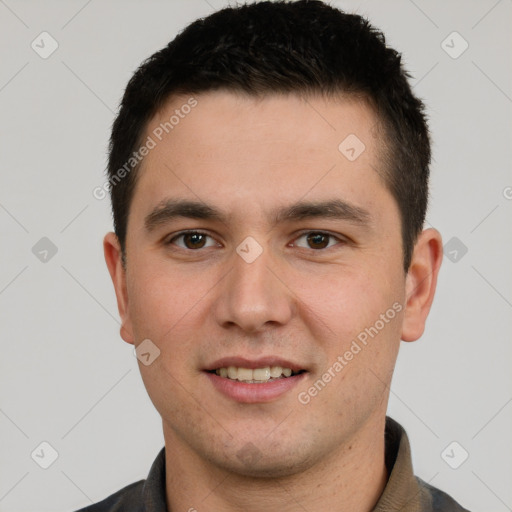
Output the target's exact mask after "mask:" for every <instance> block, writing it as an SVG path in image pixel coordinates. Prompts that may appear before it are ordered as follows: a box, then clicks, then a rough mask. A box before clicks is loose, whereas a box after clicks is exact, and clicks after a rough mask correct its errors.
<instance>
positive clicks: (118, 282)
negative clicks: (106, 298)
mask: <svg viewBox="0 0 512 512" xmlns="http://www.w3.org/2000/svg"><path fill="white" fill-rule="evenodd" d="M103 253H104V255H105V262H106V264H107V268H108V271H109V273H110V277H111V279H112V283H113V285H114V290H115V293H116V299H117V309H118V311H119V316H120V317H121V329H120V334H121V338H123V340H124V341H126V342H127V343H132V344H133V343H134V342H135V339H134V336H133V330H132V324H131V320H130V315H129V309H128V293H127V287H126V271H125V269H124V268H123V264H122V259H121V258H122V252H121V245H120V243H119V240H118V238H117V236H116V234H115V233H113V232H110V233H107V234H106V235H105V237H104V239H103Z"/></svg>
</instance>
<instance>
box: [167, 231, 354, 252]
mask: <svg viewBox="0 0 512 512" xmlns="http://www.w3.org/2000/svg"><path fill="white" fill-rule="evenodd" d="M310 234H315V235H324V236H328V237H330V238H334V239H336V240H337V241H338V242H341V243H342V244H346V243H347V240H345V239H343V238H340V237H338V236H335V235H333V234H331V233H329V232H326V231H316V230H309V231H303V232H301V233H299V235H298V236H297V238H295V240H298V239H300V238H302V237H304V236H305V235H310ZM185 235H204V236H206V237H209V238H212V239H213V237H212V236H210V235H209V234H208V233H205V232H204V231H197V230H190V231H181V232H180V233H177V234H176V235H174V236H173V237H172V238H171V239H169V240H168V241H167V242H166V245H174V244H173V242H174V241H175V240H177V239H179V238H182V237H183V236H185ZM295 240H294V241H295ZM333 247H335V246H331V247H325V248H323V249H309V250H311V251H314V252H325V251H327V250H328V249H332V248H333ZM178 248H179V249H182V250H184V251H188V252H199V251H200V250H201V249H208V247H206V248H205V247H200V248H199V249H189V248H183V247H179V246H178ZM300 249H304V247H300Z"/></svg>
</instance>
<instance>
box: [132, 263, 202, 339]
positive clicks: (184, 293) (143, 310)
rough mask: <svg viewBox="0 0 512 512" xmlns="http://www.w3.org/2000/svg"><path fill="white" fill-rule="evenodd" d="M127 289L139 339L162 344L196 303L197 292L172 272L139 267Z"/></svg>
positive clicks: (164, 269) (157, 268)
mask: <svg viewBox="0 0 512 512" xmlns="http://www.w3.org/2000/svg"><path fill="white" fill-rule="evenodd" d="M135 268H137V273H136V274H133V275H132V276H131V280H130V281H129V287H128V295H129V313H130V318H131V320H132V323H133V328H134V331H135V333H136V337H137V338H141V339H143V338H150V339H154V340H160V341H163V340H164V339H166V338H168V337H169V336H170V335H171V333H172V331H173V330H174V329H175V328H176V326H177V325H181V323H182V322H183V321H184V319H186V315H187V313H189V312H190V311H191V310H192V309H193V308H194V304H195V303H197V300H198V299H197V295H198V293H199V292H198V290H197V288H196V287H193V286H190V284H189V283H188V282H186V280H184V279H183V276H180V275H177V274H176V273H172V272H170V271H169V268H162V266H157V265H152V264H149V262H145V263H144V264H138V266H136V267H135Z"/></svg>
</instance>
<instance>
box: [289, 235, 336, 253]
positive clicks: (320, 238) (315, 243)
mask: <svg viewBox="0 0 512 512" xmlns="http://www.w3.org/2000/svg"><path fill="white" fill-rule="evenodd" d="M302 238H305V239H306V243H307V245H308V247H306V248H307V249H314V250H322V249H327V248H329V247H332V246H333V245H336V244H335V243H334V244H333V243H330V241H331V240H333V241H337V242H342V240H340V239H339V238H337V237H335V236H334V235H331V234H330V233H324V232H323V231H309V232H307V233H304V234H303V235H301V236H300V237H299V238H297V240H300V239H302Z"/></svg>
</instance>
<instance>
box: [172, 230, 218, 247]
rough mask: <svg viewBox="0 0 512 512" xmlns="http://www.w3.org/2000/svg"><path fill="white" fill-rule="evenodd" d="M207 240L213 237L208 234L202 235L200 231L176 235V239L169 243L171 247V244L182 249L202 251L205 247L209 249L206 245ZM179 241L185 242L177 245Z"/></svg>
mask: <svg viewBox="0 0 512 512" xmlns="http://www.w3.org/2000/svg"><path fill="white" fill-rule="evenodd" d="M207 238H211V237H210V236H209V235H207V234H206V233H201V232H200V231H188V232H185V233H180V234H178V235H176V236H175V237H173V238H171V240H169V242H168V243H169V245H171V244H172V245H177V246H178V247H180V248H182V249H190V250H194V249H202V248H203V247H208V246H206V245H205V244H206V239H207ZM179 239H182V240H183V244H175V241H176V240H179ZM211 245H212V244H211ZM211 245H210V246H211ZM213 245H214V244H213Z"/></svg>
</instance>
